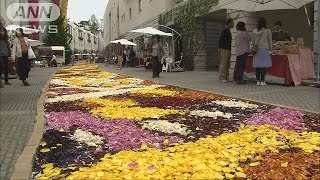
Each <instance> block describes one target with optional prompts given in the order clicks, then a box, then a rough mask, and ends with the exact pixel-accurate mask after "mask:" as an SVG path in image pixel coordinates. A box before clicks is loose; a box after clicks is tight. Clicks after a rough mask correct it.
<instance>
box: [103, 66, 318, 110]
mask: <svg viewBox="0 0 320 180" xmlns="http://www.w3.org/2000/svg"><path fill="white" fill-rule="evenodd" d="M100 66H101V67H102V68H104V69H106V70H108V71H110V72H115V73H119V74H125V75H129V76H133V77H137V78H141V79H147V80H153V81H158V82H160V83H164V84H169V85H176V86H182V87H187V88H194V89H199V90H205V91H208V92H213V93H217V94H222V95H227V96H232V97H238V98H243V99H250V100H253V101H258V102H263V103H268V104H275V105H279V106H286V107H292V108H296V109H302V110H305V111H313V112H318V113H319V109H320V89H319V88H316V87H308V86H298V87H294V86H291V87H287V86H282V85H267V86H256V84H255V83H253V82H252V83H248V84H246V85H238V84H236V83H235V82H229V83H221V82H219V81H218V77H219V74H218V72H215V71H187V72H168V73H161V75H160V78H155V79H153V78H151V76H152V71H151V70H145V68H123V69H122V70H117V67H116V66H113V65H109V66H105V65H102V64H100Z"/></svg>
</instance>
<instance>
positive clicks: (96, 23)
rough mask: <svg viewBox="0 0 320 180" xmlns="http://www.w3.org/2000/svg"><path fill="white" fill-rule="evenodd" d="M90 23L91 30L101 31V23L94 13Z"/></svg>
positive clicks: (94, 31)
mask: <svg viewBox="0 0 320 180" xmlns="http://www.w3.org/2000/svg"><path fill="white" fill-rule="evenodd" d="M89 24H90V31H91V32H92V33H93V34H99V33H100V23H99V21H98V19H97V18H96V16H95V15H94V14H93V15H92V16H91V19H90V22H89Z"/></svg>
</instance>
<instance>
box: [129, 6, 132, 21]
mask: <svg viewBox="0 0 320 180" xmlns="http://www.w3.org/2000/svg"><path fill="white" fill-rule="evenodd" d="M131 17H132V9H131V8H130V9H129V18H130V20H131Z"/></svg>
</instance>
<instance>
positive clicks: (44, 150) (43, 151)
mask: <svg viewBox="0 0 320 180" xmlns="http://www.w3.org/2000/svg"><path fill="white" fill-rule="evenodd" d="M40 152H42V153H47V152H50V149H48V148H44V149H41V150H40Z"/></svg>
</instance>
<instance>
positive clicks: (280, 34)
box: [272, 21, 293, 41]
mask: <svg viewBox="0 0 320 180" xmlns="http://www.w3.org/2000/svg"><path fill="white" fill-rule="evenodd" d="M292 39H293V38H291V37H290V36H289V33H288V32H286V31H284V30H283V29H282V22H281V21H277V22H275V23H274V32H273V33H272V40H273V41H292Z"/></svg>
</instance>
